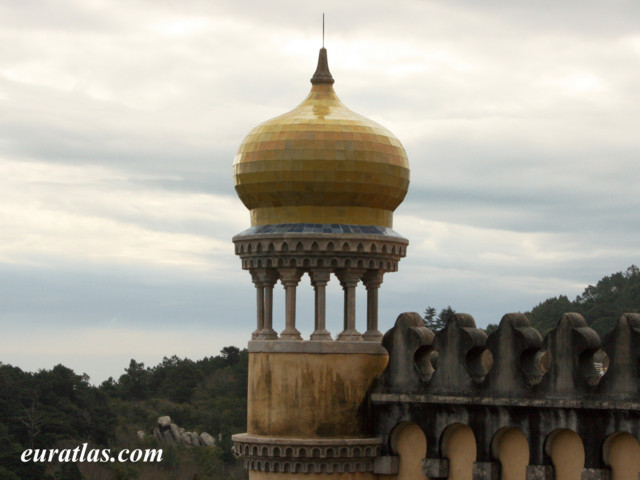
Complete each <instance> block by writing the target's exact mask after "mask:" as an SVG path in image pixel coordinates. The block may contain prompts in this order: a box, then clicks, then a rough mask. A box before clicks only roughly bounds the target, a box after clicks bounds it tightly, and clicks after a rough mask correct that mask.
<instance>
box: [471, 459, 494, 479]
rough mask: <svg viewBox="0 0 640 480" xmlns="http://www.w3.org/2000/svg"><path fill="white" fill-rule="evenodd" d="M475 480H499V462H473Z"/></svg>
mask: <svg viewBox="0 0 640 480" xmlns="http://www.w3.org/2000/svg"><path fill="white" fill-rule="evenodd" d="M472 475H473V480H499V479H500V463H499V462H473V474H472Z"/></svg>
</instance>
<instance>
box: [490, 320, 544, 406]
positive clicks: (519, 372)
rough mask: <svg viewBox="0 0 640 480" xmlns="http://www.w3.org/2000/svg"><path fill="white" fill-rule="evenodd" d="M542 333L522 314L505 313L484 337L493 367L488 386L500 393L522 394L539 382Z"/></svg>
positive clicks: (540, 377)
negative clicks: (487, 335)
mask: <svg viewBox="0 0 640 480" xmlns="http://www.w3.org/2000/svg"><path fill="white" fill-rule="evenodd" d="M541 347H542V335H540V332H538V331H537V330H536V329H535V328H532V327H531V325H530V324H529V320H528V319H527V317H525V316H524V315H523V314H521V313H508V314H506V315H505V316H504V317H502V320H501V321H500V326H499V327H498V329H497V330H495V331H494V332H493V333H492V334H491V335H489V338H488V339H487V348H488V349H489V351H490V352H491V354H492V356H493V366H492V368H491V370H490V371H489V373H488V374H487V378H486V382H487V386H488V388H489V389H490V390H491V391H493V392H495V393H496V394H499V395H507V396H513V395H522V394H523V392H525V391H527V390H528V389H529V387H531V386H532V385H535V384H537V383H539V382H540V380H541V379H542V375H543V372H542V370H541V369H540V366H539V361H538V360H539V354H540V349H541Z"/></svg>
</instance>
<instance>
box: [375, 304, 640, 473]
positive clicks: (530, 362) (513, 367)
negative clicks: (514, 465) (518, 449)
mask: <svg viewBox="0 0 640 480" xmlns="http://www.w3.org/2000/svg"><path fill="white" fill-rule="evenodd" d="M382 345H383V346H384V347H385V348H386V349H387V350H388V352H389V363H388V366H387V368H386V370H385V371H384V372H383V374H382V376H381V377H380V379H379V381H378V384H377V386H376V388H375V389H374V392H373V393H372V395H371V401H372V403H373V405H374V411H375V415H376V419H375V424H376V425H377V428H378V432H377V433H378V434H379V435H380V436H381V437H383V438H384V440H385V442H384V453H383V455H384V456H387V455H389V456H393V455H394V454H395V453H396V452H394V451H393V445H392V444H393V442H392V441H391V438H392V432H393V431H394V429H395V428H396V427H397V426H398V425H401V424H405V423H407V422H411V423H415V424H417V425H418V426H419V427H420V428H421V429H422V431H423V432H424V434H425V437H426V440H427V447H426V452H425V459H424V463H423V470H424V474H425V475H427V476H429V477H430V478H440V477H446V476H447V475H448V463H447V458H446V452H444V448H445V447H444V443H445V442H444V440H443V439H445V438H446V435H447V431H450V428H451V427H452V426H455V425H466V426H468V427H470V428H471V430H472V431H473V434H474V436H475V439H476V447H477V458H476V462H475V464H474V478H478V479H480V478H482V479H484V478H486V479H488V478H493V477H495V475H496V472H497V471H498V470H499V463H497V457H496V453H495V442H496V438H498V436H499V435H500V434H501V433H500V432H504V431H505V429H508V428H516V429H519V430H520V431H521V432H522V433H524V435H525V437H526V438H527V440H528V443H529V466H528V467H527V477H528V478H530V479H534V478H551V477H550V476H551V475H553V467H552V463H551V457H550V451H549V445H550V442H551V439H552V438H553V437H554V435H555V433H556V432H558V431H561V430H570V431H573V432H575V433H577V434H578V435H579V436H580V438H581V439H582V442H583V446H584V450H585V470H584V472H583V478H587V477H588V478H591V479H605V478H608V475H609V470H608V468H607V461H606V452H605V446H606V445H607V443H608V442H607V440H608V439H609V438H611V437H612V435H614V434H616V433H619V432H626V433H629V434H631V435H633V436H634V437H636V438H640V314H632V313H629V314H625V315H623V316H622V318H621V319H620V321H619V322H618V324H617V325H616V327H615V328H614V329H613V330H612V331H610V332H609V333H608V334H607V335H605V336H604V338H603V339H602V340H601V339H600V337H599V336H598V334H597V333H596V332H595V331H594V330H593V329H591V328H590V327H589V326H588V325H587V323H586V321H585V320H584V318H583V317H582V316H580V315H579V314H577V313H566V314H564V315H563V316H562V318H561V319H560V321H559V322H558V324H557V326H556V328H554V329H553V330H551V331H550V332H548V333H547V334H546V336H545V337H544V338H543V337H542V336H541V335H540V333H539V332H538V331H537V330H536V329H534V328H532V327H531V326H530V324H529V321H528V319H527V318H526V317H525V316H524V315H522V314H519V313H511V314H507V315H505V316H504V317H503V318H502V321H501V322H500V326H499V327H498V329H497V330H495V331H494V332H492V333H491V335H489V336H488V337H487V335H486V334H485V333H484V331H482V330H480V329H478V328H476V325H475V322H474V320H473V318H472V317H471V316H470V315H466V314H456V315H454V316H453V317H452V318H451V319H450V320H449V322H448V323H447V325H446V327H445V328H444V329H443V330H441V331H439V332H437V333H433V332H432V331H431V330H429V329H428V328H426V327H425V326H424V322H423V321H422V319H421V317H420V315H419V314H417V313H404V314H402V315H400V317H399V318H398V320H397V321H396V324H395V326H394V327H393V328H392V329H391V330H389V331H388V332H387V333H386V334H385V335H384V338H383V341H382ZM600 350H602V351H603V352H604V354H606V357H607V358H608V367H605V370H606V371H605V373H604V374H603V373H602V370H601V369H599V368H596V362H595V360H594V356H596V354H598V355H600V356H605V355H603V354H602V352H600ZM392 463H393V462H387V464H392ZM380 473H392V472H382V471H381V472H380Z"/></svg>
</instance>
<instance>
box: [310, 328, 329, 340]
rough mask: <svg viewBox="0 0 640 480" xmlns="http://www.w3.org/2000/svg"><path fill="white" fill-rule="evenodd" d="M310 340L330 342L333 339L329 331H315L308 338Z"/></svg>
mask: <svg viewBox="0 0 640 480" xmlns="http://www.w3.org/2000/svg"><path fill="white" fill-rule="evenodd" d="M309 338H310V339H311V340H326V341H332V340H333V338H332V337H331V333H330V332H329V330H324V329H323V330H316V331H315V332H313V333H312V334H311V337H309Z"/></svg>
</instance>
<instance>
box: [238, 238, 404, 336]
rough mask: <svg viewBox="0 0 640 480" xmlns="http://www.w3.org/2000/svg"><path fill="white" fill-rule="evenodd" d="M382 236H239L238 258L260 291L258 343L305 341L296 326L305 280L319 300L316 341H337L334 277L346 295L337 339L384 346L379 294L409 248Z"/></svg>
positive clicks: (316, 299) (316, 316)
mask: <svg viewBox="0 0 640 480" xmlns="http://www.w3.org/2000/svg"><path fill="white" fill-rule="evenodd" d="M373 228H375V227H373ZM291 229H297V230H300V228H298V227H297V226H291ZM375 231H376V232H377V231H378V230H375ZM379 232H380V233H378V234H373V233H371V234H367V235H362V234H360V235H355V234H342V235H326V234H324V235H323V234H317V233H306V232H304V231H303V232H300V231H297V232H285V233H284V234H279V235H274V234H270V233H267V234H264V233H261V232H256V231H255V230H254V229H250V230H249V231H247V232H243V233H241V234H239V235H236V236H235V237H234V239H233V241H234V243H235V246H236V254H237V255H238V256H240V258H241V259H242V268H243V269H244V270H248V271H249V273H250V274H251V279H252V281H253V284H254V285H255V288H256V311H257V313H256V319H257V321H256V323H257V326H256V329H255V330H254V332H253V334H252V340H294V341H295V340H302V336H301V335H300V331H299V330H298V328H297V325H296V296H297V291H298V288H299V285H300V280H301V279H302V277H303V276H304V275H305V274H308V275H309V278H310V280H311V286H312V287H313V289H314V296H315V308H314V325H313V333H312V334H311V336H310V338H309V339H310V340H314V341H321V340H332V336H331V333H330V332H329V331H328V330H327V327H326V324H327V323H326V322H327V318H326V312H327V293H326V288H327V284H328V283H329V281H330V280H331V278H332V276H334V277H335V278H336V279H337V280H338V282H339V283H340V285H341V287H342V290H343V292H344V294H343V296H344V300H343V330H342V331H341V332H339V333H338V334H337V336H336V338H335V339H336V340H337V341H343V342H361V341H363V340H364V341H369V342H380V340H381V339H382V334H381V333H380V331H379V330H378V290H379V288H380V285H381V284H382V280H383V277H384V274H385V273H386V272H393V271H396V270H397V268H398V262H399V261H400V259H401V258H402V257H404V256H405V253H406V247H407V244H408V242H407V240H406V239H405V238H403V237H400V236H398V235H397V234H395V232H393V231H392V230H389V229H379ZM278 282H280V283H281V284H282V286H283V287H284V290H285V308H284V310H285V318H284V325H285V327H284V329H283V330H282V331H281V332H280V333H279V334H278V332H277V331H276V330H275V328H274V318H273V306H274V304H273V298H274V295H273V292H274V287H275V285H276V284H277V283H278ZM359 285H364V288H365V289H366V291H367V301H366V318H367V325H366V330H364V333H360V331H358V329H357V326H356V289H357V288H358V286H359ZM336 333H337V332H336Z"/></svg>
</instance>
